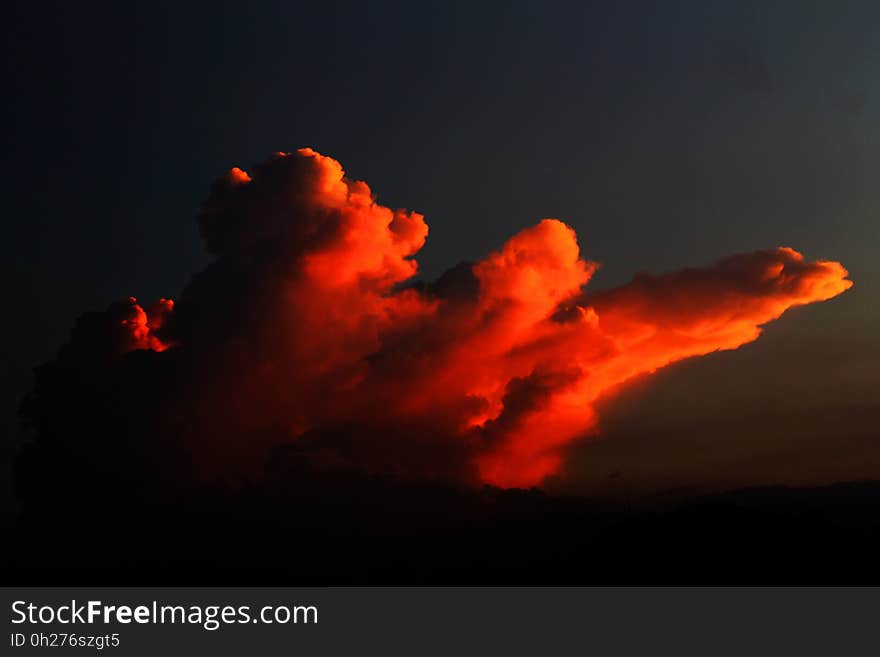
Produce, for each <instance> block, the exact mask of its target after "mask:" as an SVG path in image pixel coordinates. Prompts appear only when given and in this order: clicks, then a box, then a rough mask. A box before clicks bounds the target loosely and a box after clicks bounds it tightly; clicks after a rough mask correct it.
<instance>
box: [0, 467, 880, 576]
mask: <svg viewBox="0 0 880 657" xmlns="http://www.w3.org/2000/svg"><path fill="white" fill-rule="evenodd" d="M44 492H45V495H43V496H42V497H41V496H39V495H36V496H35V495H34V494H33V492H32V493H31V495H30V497H29V502H28V506H27V508H26V510H25V512H24V514H23V515H22V517H21V519H20V522H19V523H18V527H17V529H16V531H15V532H14V533H13V536H12V537H10V539H11V540H9V541H7V542H6V550H8V551H9V552H10V554H9V560H8V562H7V563H8V567H7V572H6V573H5V574H4V576H3V579H4V581H5V582H6V584H7V585H14V584H22V585H25V584H26V585H35V584H47V585H48V584H52V585H60V584H71V585H113V584H124V585H128V586H131V585H234V584H248V585H342V584H380V585H407V584H440V585H456V584H458V585H467V584H470V585H489V584H498V585H517V584H518V585H528V584H536V585H537V584H557V585H574V584H585V585H586V584H844V583H847V584H868V583H873V584H877V583H878V582H880V577H878V569H877V567H876V563H877V561H878V556H877V555H878V554H880V551H878V550H880V483H877V482H868V483H853V484H838V485H834V486H829V487H824V488H815V489H785V488H766V489H750V490H741V491H735V492H730V493H724V494H715V495H710V496H704V497H699V498H691V499H685V500H679V501H677V502H666V503H663V504H653V505H650V504H647V503H644V504H628V505H615V504H608V503H605V504H598V503H591V502H589V501H587V500H583V499H576V498H561V497H553V496H550V495H547V494H545V493H543V492H541V491H538V490H499V489H494V488H488V487H487V488H484V489H481V490H471V489H464V488H458V487H450V486H444V485H436V484H411V483H407V484H405V483H401V482H398V481H393V480H388V479H382V478H376V477H370V476H363V475H354V474H350V473H349V474H334V475H329V474H327V473H324V474H322V475H321V476H320V477H309V476H302V473H300V476H295V477H294V476H290V477H287V478H279V479H278V480H277V481H276V482H275V483H270V484H265V485H261V486H260V487H259V488H254V487H244V488H240V489H238V490H237V491H235V492H230V491H229V490H225V491H224V490H208V489H203V490H198V491H195V490H188V491H173V492H172V491H166V494H158V495H157V494H156V492H155V490H154V491H153V492H152V493H151V494H150V495H149V496H146V495H144V496H139V495H138V494H137V493H136V492H134V493H133V492H132V489H128V490H126V491H125V495H119V496H117V495H116V494H115V493H114V491H113V490H108V489H106V487H95V488H94V489H93V490H84V489H81V488H80V489H77V490H68V491H65V490H63V489H60V488H56V489H54V490H47V491H44Z"/></svg>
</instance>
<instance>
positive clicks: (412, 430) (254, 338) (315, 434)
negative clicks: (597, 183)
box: [120, 149, 852, 486]
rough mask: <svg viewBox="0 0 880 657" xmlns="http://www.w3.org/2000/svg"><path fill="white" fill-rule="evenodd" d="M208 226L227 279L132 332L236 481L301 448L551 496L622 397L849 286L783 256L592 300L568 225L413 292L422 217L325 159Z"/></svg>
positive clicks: (213, 198) (186, 427) (192, 290)
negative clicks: (545, 484) (571, 459)
mask: <svg viewBox="0 0 880 657" xmlns="http://www.w3.org/2000/svg"><path fill="white" fill-rule="evenodd" d="M199 225H200V229H201V232H202V236H203V237H204V239H205V243H206V245H207V247H208V250H209V251H210V252H211V253H212V254H213V255H214V256H215V257H216V259H215V261H214V262H213V263H212V264H211V265H210V266H209V267H208V268H207V269H206V270H205V271H204V272H201V273H199V274H197V275H196V276H195V277H194V278H193V280H192V281H191V282H190V284H189V285H188V286H187V287H186V289H185V290H184V292H183V294H182V295H181V297H180V299H179V300H178V303H177V304H176V305H175V304H172V303H171V302H170V301H166V300H162V301H160V302H159V304H158V305H156V306H153V307H151V308H149V309H148V310H147V311H144V310H143V309H142V308H141V307H140V306H138V305H137V304H136V302H135V300H134V299H132V300H131V306H130V311H129V313H128V315H126V317H125V319H123V320H122V321H121V323H120V326H122V327H123V328H124V330H126V331H128V334H129V335H130V340H129V342H128V350H129V351H131V350H143V349H152V350H155V351H163V350H166V348H168V347H169V346H170V347H171V348H168V349H167V351H164V353H162V354H157V355H156V359H158V360H156V364H155V366H154V367H155V368H156V371H157V372H158V371H161V372H163V374H162V376H163V377H164V379H163V380H165V381H167V382H170V383H167V385H172V386H175V388H174V390H175V392H174V394H168V395H165V396H163V398H162V400H161V403H159V402H157V405H158V406H159V407H161V408H163V410H162V412H161V418H173V419H174V423H175V424H174V431H175V432H176V433H175V435H178V436H180V440H182V441H185V442H186V443H187V445H188V447H187V449H188V450H189V451H190V452H191V453H193V454H195V455H196V456H195V458H196V461H197V462H199V469H200V471H203V472H205V471H207V472H211V473H212V474H213V475H214V476H220V477H223V476H230V474H231V475H232V476H237V474H238V473H237V471H238V470H239V469H242V468H248V467H250V466H248V465H247V464H252V463H260V462H262V461H264V460H265V458H266V455H267V454H269V453H270V451H271V450H272V449H273V448H276V447H277V446H278V445H281V444H284V445H288V446H289V447H290V448H291V449H293V450H295V451H296V452H297V453H298V454H299V455H300V457H301V458H302V459H303V460H304V462H307V463H308V464H309V466H310V467H316V468H326V467H357V468H363V469H367V470H375V471H392V472H394V473H397V474H399V475H401V476H405V477H444V478H455V479H458V480H467V481H470V482H486V483H490V484H495V485H499V486H532V485H535V484H539V483H540V482H541V481H542V480H543V479H545V478H546V477H547V476H549V475H552V474H556V473H559V472H560V471H561V469H562V467H563V462H564V456H565V450H566V447H567V446H568V445H570V444H571V443H572V441H575V440H577V439H579V438H582V437H584V436H586V435H588V434H589V433H590V432H591V431H593V430H594V429H595V428H596V425H597V422H598V417H597V415H596V411H595V409H594V404H595V402H596V400H597V399H599V398H600V397H603V396H607V395H610V394H613V392H614V390H615V388H617V387H618V386H619V385H620V384H621V383H623V382H625V381H627V380H628V379H630V378H632V377H635V376H638V375H642V374H645V373H650V372H653V371H655V370H657V369H658V368H661V367H663V366H665V365H668V364H670V363H673V362H675V361H678V360H681V359H683V358H689V357H692V356H699V355H703V354H708V353H710V352H713V351H717V350H721V349H736V348H737V347H739V346H740V345H742V344H745V343H747V342H750V341H752V340H755V339H756V338H757V337H758V336H759V335H760V332H761V326H762V325H764V324H766V323H767V322H770V321H772V320H774V319H776V318H778V317H779V316H780V315H781V314H782V313H784V312H785V311H786V310H787V309H788V308H791V307H793V306H797V305H803V304H808V303H813V302H817V301H823V300H825V299H829V298H831V297H834V296H836V295H838V294H840V293H842V292H844V291H845V290H846V289H848V288H849V287H850V286H851V285H852V283H851V281H849V280H847V278H846V277H847V272H846V270H845V269H844V268H843V267H842V266H841V265H840V264H838V263H835V262H827V261H817V262H809V261H807V260H805V259H804V257H803V256H802V255H801V254H799V253H798V252H796V251H794V250H792V249H789V248H777V249H772V250H767V251H760V252H757V253H751V254H745V255H737V256H733V257H730V258H727V259H724V260H722V261H720V262H718V263H717V264H715V265H711V266H708V267H705V268H699V269H685V270H681V271H678V272H674V273H671V274H666V275H661V276H648V275H639V276H637V277H636V278H635V279H634V280H633V281H632V282H631V283H629V284H627V285H624V286H623V287H621V288H618V289H615V290H611V291H608V292H602V293H599V294H594V295H591V294H587V293H585V291H584V287H585V285H586V284H587V283H588V281H589V280H590V277H591V276H592V274H593V272H594V271H595V269H596V265H595V264H594V263H592V262H589V261H588V260H585V259H584V258H582V256H581V253H580V249H579V247H578V242H577V237H576V235H575V232H574V230H572V228H570V227H569V226H567V225H566V224H564V223H563V222H561V221H558V220H556V219H544V220H542V221H541V222H539V223H538V224H537V225H535V226H533V227H531V228H528V229H526V230H524V231H522V232H520V233H518V234H517V235H514V236H513V237H512V238H510V239H509V240H508V241H507V243H506V244H504V245H503V246H502V247H501V249H500V250H498V251H496V252H494V253H491V254H489V255H488V256H486V257H485V258H484V259H482V260H481V261H479V262H477V263H475V264H473V265H462V266H459V267H457V268H455V269H453V270H451V271H450V272H448V274H447V275H445V276H444V277H442V278H441V279H440V280H439V281H437V282H435V283H432V284H428V285H421V286H419V285H413V284H411V283H410V281H411V279H412V278H413V277H414V276H415V275H416V273H417V271H418V265H417V263H416V261H415V259H414V256H415V254H417V253H418V251H419V250H420V249H421V247H422V246H423V244H424V243H425V240H426V238H427V235H428V226H427V224H426V223H425V220H424V217H423V216H422V215H420V214H418V213H416V212H409V211H405V210H394V209H391V208H388V207H384V206H382V205H380V204H379V203H377V202H376V199H375V197H374V195H373V193H372V191H371V190H370V188H369V186H368V185H367V184H366V183H364V182H361V181H353V180H350V179H348V178H347V177H346V176H345V174H344V172H343V169H342V166H341V165H340V164H339V162H337V161H336V160H334V159H332V158H329V157H326V156H323V155H320V154H319V153H316V152H315V151H313V150H311V149H301V150H299V151H297V152H295V153H290V154H286V153H278V154H276V155H275V156H274V157H273V158H271V159H270V160H269V161H267V162H265V163H263V164H261V165H259V166H257V167H256V168H255V169H254V170H253V172H252V173H250V174H248V173H245V172H244V171H242V170H241V169H238V168H235V169H232V170H231V171H230V172H229V173H228V175H227V176H225V177H224V178H222V179H221V180H219V181H218V182H217V183H215V184H214V186H213V188H212V191H211V195H210V197H209V198H208V200H207V201H206V202H205V204H204V206H203V209H202V212H201V214H200V216H199ZM141 366H142V367H146V366H144V365H143V364H142V365H141ZM141 376H143V373H142V372H141ZM157 376H158V375H157ZM163 405H164V406H163ZM164 421H165V420H164V419H159V420H157V422H158V423H159V424H160V425H161V424H162V422H164ZM169 422H170V420H169Z"/></svg>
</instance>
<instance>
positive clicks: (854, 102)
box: [0, 1, 880, 495]
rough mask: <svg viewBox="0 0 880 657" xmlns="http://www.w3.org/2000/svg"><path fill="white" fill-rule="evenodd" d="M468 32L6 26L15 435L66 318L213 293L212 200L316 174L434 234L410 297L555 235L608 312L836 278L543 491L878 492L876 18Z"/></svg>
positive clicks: (73, 18)
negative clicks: (531, 238) (550, 229)
mask: <svg viewBox="0 0 880 657" xmlns="http://www.w3.org/2000/svg"><path fill="white" fill-rule="evenodd" d="M472 4H477V3H461V4H456V3H437V4H431V3H421V2H419V3H416V2H408V3H356V4H351V5H349V4H346V3H332V5H331V3H326V2H322V3H313V4H299V3H293V2H274V3H256V2H255V3H240V2H238V3H226V2H215V3H211V4H210V5H208V4H206V5H205V6H204V7H202V8H189V7H181V6H178V5H177V3H167V5H163V3H85V4H78V3H77V4H74V3H49V4H41V3H40V4H38V3H32V2H27V3H25V2H20V3H17V6H15V7H13V8H12V9H8V10H7V11H6V12H5V13H6V16H5V19H6V20H5V21H4V22H5V27H4V30H5V31H6V34H5V38H4V41H5V43H6V49H5V50H6V58H5V61H6V67H7V70H6V76H5V79H6V83H5V98H6V102H5V103H4V108H3V111H4V112H5V117H4V121H3V125H4V127H5V130H4V133H5V144H4V149H3V152H4V156H5V157H4V168H5V169H6V171H5V173H4V175H3V176H2V185H3V200H4V203H5V206H6V207H5V208H4V212H3V215H4V219H3V224H4V231H3V239H2V241H0V249H2V257H0V262H2V267H3V272H2V281H3V290H2V294H3V300H4V306H5V308H6V312H4V319H5V321H4V322H3V341H2V345H3V347H2V349H3V351H2V367H3V372H2V376H3V379H4V382H3V389H4V399H5V400H6V401H4V406H5V407H4V411H3V413H4V414H3V417H4V423H5V424H6V425H7V426H8V427H12V423H13V410H14V407H15V406H16V404H17V395H18V394H19V393H21V392H23V391H24V390H25V389H26V388H27V385H28V371H29V369H30V367H31V366H32V365H34V364H35V363H37V362H40V361H43V360H47V359H48V358H49V357H51V355H52V354H53V353H54V351H55V350H56V349H57V347H58V346H59V345H60V344H61V342H62V341H63V340H64V339H65V338H66V336H67V334H68V332H69V330H70V327H71V326H72V324H73V322H74V320H75V318H76V317H77V316H78V315H79V314H81V313H82V312H84V311H86V310H92V309H101V308H104V307H106V305H107V304H108V303H109V302H110V301H111V300H113V299H114V298H118V297H125V296H128V295H132V294H133V295H136V296H138V297H140V298H143V299H153V298H156V297H159V296H163V295H164V296H172V297H173V296H175V295H176V294H177V293H178V291H179V290H180V288H181V287H182V286H183V285H184V284H185V283H186V281H187V280H188V278H189V275H190V273H191V272H193V271H196V270H198V269H200V268H202V267H203V266H204V265H205V263H206V262H207V256H206V255H205V253H204V252H203V249H202V246H201V242H200V240H199V238H198V233H197V228H196V224H195V220H194V216H195V213H196V211H197V209H198V206H199V204H200V202H201V201H202V199H203V198H204V197H205V196H206V194H207V191H208V186H209V184H210V182H211V181H212V180H213V179H214V178H216V177H217V176H218V175H220V174H221V173H222V172H224V171H225V170H226V169H228V168H229V167H231V166H234V165H237V166H242V167H245V168H247V167H249V166H250V165H251V164H252V163H254V162H256V161H261V160H263V159H264V158H265V157H266V156H267V155H268V154H270V153H272V152H274V151H277V150H292V149H295V148H298V147H300V146H312V147H314V148H315V149H317V150H319V151H321V152H323V153H326V154H328V155H331V156H333V157H335V158H337V159H339V160H340V161H341V162H342V163H343V165H344V166H345V168H346V170H347V171H348V173H349V174H350V175H351V176H352V177H355V178H360V179H364V180H366V181H368V183H369V184H370V186H371V187H372V188H373V189H374V190H375V191H376V192H377V194H378V196H379V199H380V201H381V202H383V204H386V205H391V206H394V207H407V208H411V209H414V210H417V211H419V212H422V213H424V214H425V215H426V217H427V221H428V223H429V225H430V227H431V234H430V237H429V239H428V243H427V245H426V247H425V248H424V250H423V251H422V252H421V254H420V257H419V261H420V263H421V265H422V272H423V276H424V277H426V278H433V277H436V276H437V275H439V274H440V273H442V272H443V271H444V270H445V269H446V268H448V267H451V266H452V265H454V264H456V263H457V262H458V261H459V260H462V259H474V258H476V257H478V256H480V255H482V254H485V253H486V252H488V251H489V250H491V249H493V248H496V247H498V246H500V245H501V243H502V241H503V240H504V239H505V238H507V237H509V236H510V235H512V234H513V233H514V232H516V231H517V230H519V229H521V228H523V227H525V226H527V225H530V224H532V223H534V222H536V221H537V220H538V219H540V218H542V217H558V218H561V219H563V220H565V221H566V222H568V223H569V224H570V225H572V226H573V227H574V228H575V229H576V231H577V233H578V236H579V238H580V241H581V248H582V251H583V253H584V254H585V255H586V257H588V258H590V259H593V260H598V261H599V262H601V263H602V265H603V267H602V269H601V270H600V272H599V274H598V275H597V276H596V278H595V279H594V281H593V282H592V284H591V287H595V288H602V287H608V286H613V285H618V284H620V283H623V282H625V281H626V280H628V279H629V278H630V277H631V276H632V275H633V274H634V273H636V272H637V271H650V272H661V271H666V270H671V269H677V268H680V267H683V266H687V265H698V264H708V263H711V262H713V261H715V260H717V259H718V258H719V257H722V256H724V255H728V254H732V253H737V252H744V251H751V250H755V249H760V248H768V247H773V246H777V245H787V246H792V247H794V248H796V249H798V250H800V251H802V252H803V253H804V254H805V255H806V256H807V257H808V258H811V259H812V258H828V259H833V260H839V261H841V262H842V263H843V264H844V265H845V266H846V267H847V268H848V269H849V270H850V272H851V277H852V279H853V280H854V281H855V284H856V285H855V287H854V288H853V290H851V291H850V292H848V293H846V294H845V295H843V296H842V297H840V298H838V299H834V300H831V301H829V302H825V303H823V304H819V305H816V306H810V307H807V308H800V309H795V310H794V311H791V312H790V313H788V314H787V315H786V316H785V317H784V318H782V319H781V320H780V321H778V322H776V323H774V324H772V325H771V326H769V327H768V329H767V331H766V334H765V335H764V337H763V338H762V339H761V340H759V341H758V342H757V343H754V344H752V345H747V346H744V347H742V348H741V349H739V350H738V351H736V352H730V353H723V354H717V355H713V356H709V357H706V358H701V359H698V360H694V361H688V362H685V363H681V364H679V365H677V366H674V367H672V368H669V369H668V370H666V371H664V372H662V373H660V374H658V375H657V376H656V377H654V378H652V379H651V380H650V381H647V382H636V383H634V384H633V385H632V386H630V387H629V389H628V390H627V391H626V393H625V394H623V395H622V396H621V397H620V398H619V399H617V400H616V401H614V402H613V403H611V404H609V405H608V407H607V408H606V409H604V410H605V412H604V415H603V422H602V425H603V432H602V435H601V437H599V438H596V439H592V440H589V441H585V442H584V443H583V444H582V445H581V446H580V447H579V448H578V449H577V450H576V453H575V454H574V455H573V457H572V459H571V460H570V462H569V463H570V465H569V470H568V472H569V476H568V477H567V478H566V479H565V480H560V481H558V482H551V487H555V488H557V489H561V490H566V491H572V492H591V493H595V494H606V493H609V492H610V493H613V494H625V495H631V494H638V493H642V492H654V491H664V490H668V489H679V490H681V489H684V490H700V489H703V488H717V487H729V486H740V485H766V484H776V483H787V484H812V483H819V482H825V481H835V480H842V479H861V478H877V477H878V476H880V420H878V417H880V413H878V412H880V395H878V389H880V346H878V342H877V338H876V336H877V335H880V312H878V304H877V298H878V292H880V266H878V264H877V255H876V254H877V247H878V237H880V235H878V233H880V230H878V226H880V220H878V211H880V185H878V184H877V173H878V171H880V166H878V165H880V130H878V127H877V126H878V125H880V122H878V118H880V93H878V91H880V90H878V80H880V5H878V4H877V3H875V2H864V3H853V2H831V1H828V2H821V3H808V2H798V3H793V2H780V3H771V2H755V3H751V2H736V3H731V2H708V1H699V2H664V3H659V2H657V3H652V2H632V3H630V2H603V3H591V4H589V3H581V2H575V3H544V2H531V3H504V4H499V5H494V6H490V5H489V4H488V3H486V4H483V3H478V5H479V6H471V5H472ZM7 443H10V441H7ZM6 449H7V454H8V453H9V451H8V450H9V449H10V448H9V447H8V446H7V448H6Z"/></svg>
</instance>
